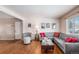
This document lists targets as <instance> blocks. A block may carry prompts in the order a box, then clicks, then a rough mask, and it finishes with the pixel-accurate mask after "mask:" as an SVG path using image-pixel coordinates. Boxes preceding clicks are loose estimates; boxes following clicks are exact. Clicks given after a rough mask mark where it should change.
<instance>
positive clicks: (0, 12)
mask: <svg viewBox="0 0 79 59" xmlns="http://www.w3.org/2000/svg"><path fill="white" fill-rule="evenodd" d="M0 18H13V17H12V16H10V15H8V14H6V13H4V12H2V11H0Z"/></svg>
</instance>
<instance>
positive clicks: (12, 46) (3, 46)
mask: <svg viewBox="0 0 79 59" xmlns="http://www.w3.org/2000/svg"><path fill="white" fill-rule="evenodd" d="M42 51H44V50H41V43H40V41H32V42H31V43H30V44H28V45H24V44H23V41H22V40H11V41H10V40H5V41H3V40H0V54H53V51H52V50H50V51H48V52H47V53H44V52H42ZM55 51H56V50H55ZM54 53H55V52H54Z"/></svg>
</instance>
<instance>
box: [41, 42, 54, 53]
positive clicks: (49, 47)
mask: <svg viewBox="0 0 79 59" xmlns="http://www.w3.org/2000/svg"><path fill="white" fill-rule="evenodd" d="M48 43H50V44H48ZM48 43H46V44H43V42H42V43H41V50H42V51H44V53H47V52H48V51H50V50H51V51H52V52H53V50H54V43H53V42H52V41H50V42H48Z"/></svg>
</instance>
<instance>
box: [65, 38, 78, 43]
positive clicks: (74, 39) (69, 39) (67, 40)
mask: <svg viewBox="0 0 79 59" xmlns="http://www.w3.org/2000/svg"><path fill="white" fill-rule="evenodd" d="M65 41H66V42H78V39H77V38H66V39H65Z"/></svg>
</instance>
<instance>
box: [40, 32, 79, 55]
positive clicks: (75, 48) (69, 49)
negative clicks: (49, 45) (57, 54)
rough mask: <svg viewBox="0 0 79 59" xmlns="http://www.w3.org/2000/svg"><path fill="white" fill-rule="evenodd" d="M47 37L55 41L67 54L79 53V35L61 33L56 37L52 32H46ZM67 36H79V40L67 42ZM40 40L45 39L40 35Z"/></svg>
mask: <svg viewBox="0 0 79 59" xmlns="http://www.w3.org/2000/svg"><path fill="white" fill-rule="evenodd" d="M45 35H46V37H47V38H49V39H50V40H51V41H53V42H54V43H55V44H56V45H57V46H58V47H59V48H60V49H61V51H62V52H63V53H65V54H79V36H78V35H70V34H65V33H60V36H59V37H58V38H57V37H54V36H53V33H52V32H45ZM66 37H73V38H78V42H65V38H66ZM39 39H40V41H41V40H42V39H43V38H41V36H40V35H39Z"/></svg>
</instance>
